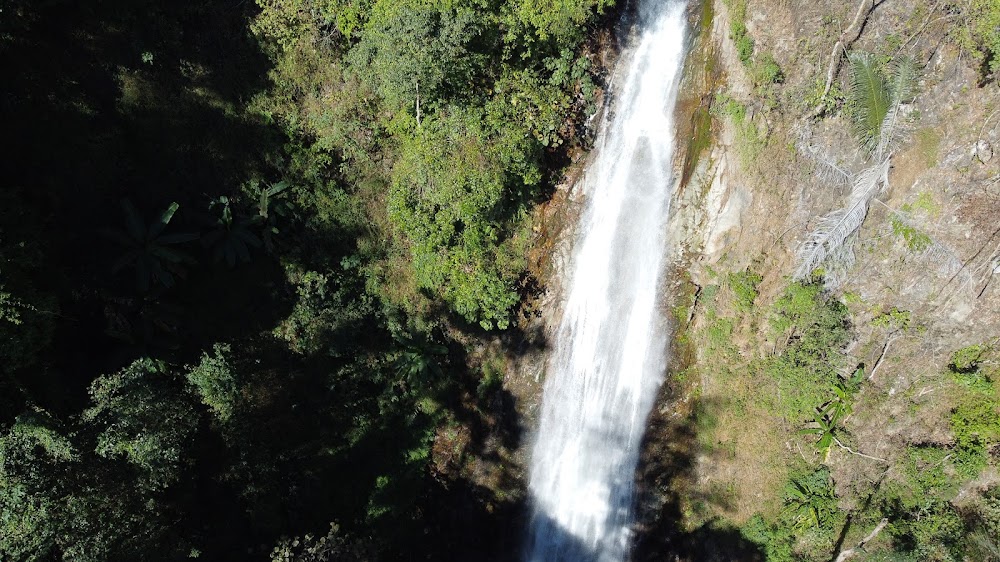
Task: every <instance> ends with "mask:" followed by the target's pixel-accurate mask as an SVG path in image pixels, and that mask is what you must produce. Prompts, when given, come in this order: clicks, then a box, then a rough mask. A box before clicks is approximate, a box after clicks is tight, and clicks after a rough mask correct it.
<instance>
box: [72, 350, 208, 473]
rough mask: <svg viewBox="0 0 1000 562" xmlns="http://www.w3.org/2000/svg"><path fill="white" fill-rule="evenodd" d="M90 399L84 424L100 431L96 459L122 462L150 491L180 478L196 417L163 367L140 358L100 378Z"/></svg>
mask: <svg viewBox="0 0 1000 562" xmlns="http://www.w3.org/2000/svg"><path fill="white" fill-rule="evenodd" d="M90 396H91V399H92V400H93V402H94V405H93V406H92V407H90V408H88V409H87V410H86V411H84V413H83V419H84V420H85V421H86V422H88V423H90V424H92V425H93V426H94V427H95V428H96V430H97V432H98V436H97V447H96V452H97V454H98V455H100V456H102V457H105V458H108V459H116V458H124V459H125V460H126V461H127V462H128V463H129V464H131V465H132V466H134V467H135V468H136V469H137V470H138V471H139V472H140V474H142V477H143V479H144V481H145V482H146V483H147V485H148V486H149V488H151V489H154V490H156V489H161V488H165V487H167V486H169V485H171V484H173V483H174V482H176V481H177V480H178V479H179V478H180V475H181V470H182V469H183V467H184V466H185V465H186V464H187V463H188V461H189V459H188V457H187V452H186V450H187V447H188V446H189V444H190V439H191V436H192V435H193V434H194V431H195V428H196V426H197V423H198V416H197V413H196V412H195V411H194V409H193V407H192V405H191V403H190V401H189V399H188V397H187V396H185V395H184V394H183V392H182V390H181V389H180V386H179V384H178V381H176V380H175V379H174V377H173V376H172V375H171V374H170V373H169V371H167V369H166V366H165V365H164V364H163V363H161V362H158V361H153V360H151V359H140V360H138V361H136V362H134V363H132V364H131V365H129V366H128V367H126V368H125V369H123V370H121V371H119V372H118V373H115V374H113V375H104V376H101V377H98V378H97V379H96V380H95V381H94V382H93V383H92V384H91V385H90Z"/></svg>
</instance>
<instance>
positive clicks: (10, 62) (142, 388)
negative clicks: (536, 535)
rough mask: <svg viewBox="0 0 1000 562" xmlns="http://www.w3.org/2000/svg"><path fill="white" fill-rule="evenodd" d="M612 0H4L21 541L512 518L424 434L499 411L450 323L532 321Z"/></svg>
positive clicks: (11, 365)
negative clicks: (437, 471)
mask: <svg viewBox="0 0 1000 562" xmlns="http://www.w3.org/2000/svg"><path fill="white" fill-rule="evenodd" d="M610 5H611V2H610V1H608V0H558V1H554V2H553V1H545V2H541V1H537V0H516V1H492V0H491V1H477V0H471V1H464V0H463V1H426V0H422V1H403V2H399V1H388V0H379V1H371V0H353V1H345V0H260V1H259V5H257V6H254V5H253V4H252V3H249V2H232V1H222V0H220V1H209V2H197V3H183V2H182V3H177V2H160V1H157V0H140V1H130V2H125V1H123V0H114V1H111V2H103V3H75V2H62V1H55V2H34V1H30V2H29V1H27V0H5V1H4V2H2V4H0V9H2V14H3V16H2V18H0V60H2V62H3V65H4V68H5V69H6V70H7V72H6V74H7V78H6V80H5V86H4V89H5V96H4V98H3V100H2V101H0V111H2V117H3V119H4V122H5V125H6V131H7V135H8V138H9V139H16V142H15V143H12V144H10V145H9V148H8V154H6V155H5V160H6V162H8V164H9V165H8V169H7V172H8V173H7V174H6V177H5V180H4V181H5V182H6V187H5V189H4V190H2V192H0V198H2V201H0V202H2V205H0V332H2V333H0V348H2V351H3V361H2V366H0V370H2V378H0V400H2V407H0V558H3V559H5V560H6V559H11V560H55V559H67V560H78V561H87V560H93V561H112V560H137V559H141V560H175V559H186V558H189V557H201V558H209V559H231V555H232V553H244V552H246V553H249V554H250V557H251V558H256V559H267V558H268V556H269V555H270V554H271V550H272V548H274V547H275V545H276V544H279V539H280V537H282V536H286V535H287V536H291V535H297V534H302V533H303V532H306V531H322V530H324V529H327V528H329V525H330V522H332V521H337V522H339V523H340V526H339V527H338V531H336V534H337V536H336V537H333V535H331V538H330V542H329V543H328V546H327V547H325V548H334V545H336V548H342V549H345V550H344V552H347V551H356V552H361V551H364V552H367V553H368V554H366V555H365V557H370V556H374V555H377V554H382V555H384V556H386V557H387V558H391V559H396V558H399V557H408V558H424V557H426V556H432V555H433V553H434V552H436V551H438V550H439V549H447V552H449V553H454V552H456V550H455V549H456V548H459V549H460V548H463V546H462V545H466V547H468V546H469V545H473V544H476V543H477V542H480V543H481V542H482V541H484V540H487V539H486V538H484V537H486V536H490V537H495V536H498V533H496V532H495V530H494V532H492V533H488V534H487V535H475V534H472V533H470V532H465V533H459V534H458V536H463V535H468V537H467V538H456V535H455V533H454V532H445V529H453V528H454V527H455V526H456V525H458V526H460V527H462V526H464V527H465V528H468V529H479V531H477V532H480V533H482V532H484V531H485V530H487V529H489V528H490V527H489V526H488V525H486V524H484V522H485V521H493V520H495V519H496V518H498V517H500V515H499V514H494V515H490V513H487V512H486V511H484V510H482V509H481V506H480V505H479V503H477V502H476V501H475V500H474V499H470V497H474V496H475V493H476V492H475V491H474V490H471V491H470V493H471V494H472V496H470V497H463V496H461V494H457V495H456V494H455V489H457V488H455V487H456V486H460V484H459V483H453V484H451V486H452V487H453V490H452V491H450V492H449V491H448V490H446V489H445V488H443V487H442V484H441V483H440V482H438V481H435V480H433V479H432V478H431V477H430V476H429V475H428V471H427V468H426V467H427V461H428V458H429V448H430V446H431V443H432V440H433V437H434V432H435V430H436V428H438V427H440V426H441V424H444V423H454V422H453V421H452V422H449V420H455V419H456V416H459V417H461V416H464V417H466V418H469V421H472V420H474V419H476V417H477V416H481V415H482V414H481V413H480V412H479V411H478V410H477V409H476V406H475V405H474V403H472V405H471V406H470V402H469V400H468V398H467V397H468V396H474V395H475V389H476V387H477V385H479V383H480V381H479V376H480V375H479V374H478V371H475V370H470V366H469V364H468V362H467V361H466V360H465V350H464V347H463V346H462V345H460V344H458V343H456V341H455V339H454V338H455V335H457V334H464V335H463V336H462V337H463V338H466V339H468V338H472V341H475V339H476V338H479V337H482V335H483V334H485V331H488V330H496V329H508V328H510V327H511V326H512V325H513V320H514V317H515V313H516V308H517V307H518V305H519V302H520V300H521V291H522V287H523V286H524V285H525V283H526V279H527V277H526V276H527V272H526V263H525V258H524V256H525V252H526V249H527V244H528V243H529V239H528V233H529V232H530V225H529V224H528V221H529V214H530V211H531V208H532V206H533V205H534V204H535V203H536V202H538V201H541V200H544V199H545V198H546V197H547V195H548V193H549V191H550V190H551V188H552V186H553V183H554V182H555V181H557V180H558V178H559V177H560V173H561V169H562V167H563V165H564V162H565V161H566V149H567V148H568V147H569V146H570V145H574V144H575V145H579V144H580V143H583V142H586V139H585V135H582V134H581V131H583V128H582V120H583V117H584V116H585V114H586V112H588V111H593V105H594V103H595V97H594V96H595V92H596V89H597V86H598V84H600V80H601V76H599V75H598V74H596V70H595V69H593V68H592V67H591V65H590V59H589V58H588V57H587V54H586V53H587V52H588V51H587V50H586V49H585V48H584V42H585V41H586V40H587V38H588V37H589V36H590V35H591V33H590V32H591V30H593V29H595V26H596V25H597V23H598V21H599V19H600V18H601V17H607V15H608V14H606V13H605V11H606V8H609V7H610ZM482 388H485V389H487V391H489V392H495V391H496V389H495V388H494V387H492V386H489V385H487V386H483V387H482ZM470 389H471V393H472V394H470ZM489 389H493V390H489ZM481 392H482V390H481ZM481 392H480V393H481ZM470 416H471V418H470ZM437 505H442V506H450V508H432V506H437ZM491 518H492V519H491ZM496 520H498V521H499V519H496ZM502 523H503V522H502ZM506 524H508V525H510V524H511V523H509V522H506ZM500 535H502V534H500ZM375 536H377V537H378V540H377V541H370V540H369V539H370V537H375ZM345 537H348V538H345ZM489 540H500V539H496V538H492V539H489ZM463 541H464V542H463ZM282 544H284V546H280V545H279V551H280V550H281V549H282V548H284V549H286V551H287V549H288V548H291V547H289V546H288V544H286V543H282ZM276 552H277V551H276ZM403 553H406V554H405V555H404V554H403ZM275 556H278V554H275ZM357 556H360V555H357Z"/></svg>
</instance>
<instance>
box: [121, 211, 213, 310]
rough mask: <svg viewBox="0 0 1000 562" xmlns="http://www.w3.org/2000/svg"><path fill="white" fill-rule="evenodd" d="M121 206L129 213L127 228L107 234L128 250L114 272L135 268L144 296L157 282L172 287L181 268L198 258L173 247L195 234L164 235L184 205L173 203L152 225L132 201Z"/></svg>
mask: <svg viewBox="0 0 1000 562" xmlns="http://www.w3.org/2000/svg"><path fill="white" fill-rule="evenodd" d="M121 205H122V210H123V211H124V212H125V228H124V229H121V228H116V229H106V230H104V234H105V235H107V236H108V237H109V238H111V239H113V240H114V241H116V242H118V243H119V244H121V245H122V246H123V247H124V248H125V249H126V251H125V253H124V254H123V255H122V256H121V257H119V258H118V259H117V260H116V261H115V263H114V265H113V266H112V271H113V272H115V273H118V272H119V271H121V270H122V269H125V268H126V267H132V268H134V269H135V281H136V286H137V287H138V288H139V291H140V292H142V293H145V292H147V291H149V288H150V285H151V284H152V282H154V281H155V282H157V283H159V284H160V285H162V286H164V287H172V286H173V284H174V275H180V274H183V269H182V267H181V266H182V265H183V264H190V263H194V258H192V257H191V256H189V255H188V254H186V253H184V252H181V251H180V250H177V249H174V248H171V247H170V246H174V245H177V244H181V243H184V242H190V241H191V240H195V239H197V238H198V235H197V234H192V233H175V234H165V233H164V230H166V228H167V225H168V224H170V221H171V219H173V217H174V213H176V212H177V209H178V208H179V207H180V205H178V204H177V202H176V201H175V202H173V203H171V204H170V205H168V206H167V208H166V209H164V210H163V212H162V213H160V216H159V217H158V218H157V219H156V220H155V221H153V222H152V223H150V224H149V225H147V224H146V223H145V222H144V221H143V220H142V217H141V216H140V215H139V211H138V210H137V209H136V208H135V205H133V204H132V202H131V201H129V200H128V199H124V200H122V203H121Z"/></svg>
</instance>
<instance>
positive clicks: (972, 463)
mask: <svg viewBox="0 0 1000 562" xmlns="http://www.w3.org/2000/svg"><path fill="white" fill-rule="evenodd" d="M951 430H952V432H953V433H954V434H955V467H956V468H957V469H958V472H959V473H960V474H961V475H962V476H964V477H965V478H975V477H977V476H979V473H980V471H981V470H982V469H983V467H985V466H986V464H987V463H988V462H989V451H990V449H991V448H992V447H994V446H995V445H997V443H1000V401H998V400H997V398H996V397H995V396H994V397H990V396H984V395H981V394H979V393H973V394H972V395H971V396H969V397H967V398H966V399H965V400H963V401H962V402H961V403H960V404H959V405H958V406H957V407H956V408H955V409H954V410H953V411H952V415H951Z"/></svg>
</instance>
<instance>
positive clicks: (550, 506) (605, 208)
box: [526, 0, 686, 562]
mask: <svg viewBox="0 0 1000 562" xmlns="http://www.w3.org/2000/svg"><path fill="white" fill-rule="evenodd" d="M685 27H686V16H685V2H683V1H680V0H640V7H639V22H638V37H637V42H638V44H637V45H635V47H634V48H633V49H632V50H631V52H630V54H629V55H626V56H629V57H630V58H629V59H628V60H629V62H628V70H627V73H626V74H625V75H624V77H622V78H623V79H624V81H623V82H622V85H621V87H620V89H619V91H618V92H617V101H616V102H615V104H614V108H615V110H614V116H613V117H612V118H611V119H610V120H609V121H608V122H607V123H605V124H604V125H605V127H604V130H603V131H602V132H601V133H600V136H599V137H598V138H599V142H598V147H597V149H596V150H597V152H596V158H595V160H594V161H593V162H592V164H591V165H590V168H589V169H588V171H587V174H586V176H585V178H584V180H583V190H584V191H583V193H584V196H585V197H586V209H585V211H584V214H583V217H582V218H581V222H580V226H579V229H580V230H579V232H580V234H579V237H578V239H577V241H576V244H575V246H574V248H573V250H574V252H573V261H572V262H571V263H572V265H571V269H570V275H571V277H570V278H569V279H567V300H566V306H565V310H564V313H563V318H562V323H561V324H560V327H559V332H558V335H557V340H556V342H555V349H554V352H553V355H552V357H551V363H550V366H549V370H548V375H547V380H546V381H545V390H544V399H543V407H542V415H541V423H540V426H539V429H538V437H537V441H536V442H535V448H534V451H533V454H532V459H531V477H530V478H531V480H530V486H529V491H530V495H531V501H532V510H533V511H532V520H531V528H530V531H529V539H528V545H527V549H526V558H527V559H528V560H529V561H532V562H534V561H545V562H551V561H560V560H562V561H572V562H582V561H600V562H605V561H621V560H625V559H626V558H627V557H628V555H629V549H630V546H631V534H632V531H631V527H632V524H633V517H634V516H633V504H634V495H635V488H634V486H635V483H634V481H635V471H636V465H637V463H638V460H639V448H640V444H641V440H642V436H643V433H644V430H645V424H646V418H647V417H648V415H649V411H650V409H651V408H652V405H653V402H654V400H655V397H656V393H657V389H658V388H659V386H660V384H661V383H662V380H663V376H664V372H665V370H666V352H665V348H666V345H667V342H666V328H665V319H664V318H663V316H662V315H661V314H660V312H659V310H658V304H659V301H658V298H657V296H658V294H659V288H660V281H661V270H662V269H663V256H664V254H665V253H666V247H667V240H666V222H667V214H668V210H669V203H670V194H671V191H672V185H673V177H672V176H673V174H672V162H673V151H674V119H673V114H674V102H675V99H676V94H677V88H678V84H679V81H680V74H681V67H682V64H683V59H684V32H685Z"/></svg>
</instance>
